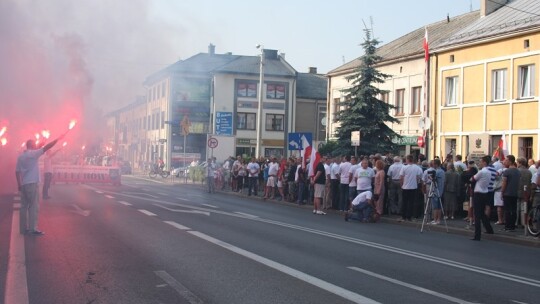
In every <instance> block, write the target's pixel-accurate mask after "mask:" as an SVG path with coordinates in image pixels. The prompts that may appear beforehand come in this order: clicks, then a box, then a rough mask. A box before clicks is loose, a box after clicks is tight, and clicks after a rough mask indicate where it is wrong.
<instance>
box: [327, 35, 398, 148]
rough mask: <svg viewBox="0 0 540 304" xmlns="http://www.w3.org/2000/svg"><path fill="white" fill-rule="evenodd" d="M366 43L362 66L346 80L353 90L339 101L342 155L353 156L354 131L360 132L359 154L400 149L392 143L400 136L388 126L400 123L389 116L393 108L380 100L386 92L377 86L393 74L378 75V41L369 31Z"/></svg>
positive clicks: (338, 131)
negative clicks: (352, 138) (393, 139)
mask: <svg viewBox="0 0 540 304" xmlns="http://www.w3.org/2000/svg"><path fill="white" fill-rule="evenodd" d="M364 32H365V39H364V42H363V43H362V44H361V45H362V48H363V49H364V55H363V56H362V57H361V64H360V66H359V67H358V68H357V69H356V71H355V72H354V74H352V75H350V76H348V77H347V78H346V79H347V81H349V82H350V83H351V87H350V88H348V89H345V90H344V91H343V93H344V94H345V96H344V97H345V100H343V101H342V102H340V106H341V107H340V108H342V109H343V110H340V111H339V112H338V115H337V118H338V121H339V122H340V126H339V127H338V128H337V130H336V133H337V134H336V135H337V137H338V138H339V140H338V143H339V148H338V152H339V153H340V154H349V155H350V154H353V153H354V147H351V132H352V131H360V138H361V141H360V147H359V153H360V154H364V155H367V154H374V153H384V152H393V151H395V149H396V148H397V146H396V145H395V144H394V143H392V138H393V137H396V136H397V137H399V135H397V134H396V132H394V131H393V130H392V129H391V128H389V127H388V126H387V125H386V123H399V121H398V120H397V119H396V118H394V117H392V116H391V115H390V110H391V109H393V108H394V106H392V105H390V104H388V103H386V102H384V101H382V100H380V99H378V96H380V95H381V93H384V92H386V91H384V90H380V89H379V88H377V87H375V85H376V84H379V83H384V81H385V79H387V78H388V77H390V75H387V74H384V73H381V72H379V71H378V70H377V69H376V68H375V65H376V64H377V62H379V61H381V59H382V57H381V56H378V55H377V54H376V51H377V45H378V44H379V41H378V40H377V39H375V38H372V37H371V32H370V31H369V30H368V29H366V30H364Z"/></svg>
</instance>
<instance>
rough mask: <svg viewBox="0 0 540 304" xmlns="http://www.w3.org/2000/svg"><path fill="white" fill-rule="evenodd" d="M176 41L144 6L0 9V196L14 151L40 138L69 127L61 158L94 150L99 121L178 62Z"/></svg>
mask: <svg viewBox="0 0 540 304" xmlns="http://www.w3.org/2000/svg"><path fill="white" fill-rule="evenodd" d="M173 33H174V36H175V37H176V38H175V39H174V40H173V39H171V38H170V37H171V35H172V34H173ZM181 33H182V29H178V28H174V27H172V26H170V25H168V24H166V23H164V22H160V21H159V20H156V19H154V17H153V16H152V6H151V2H150V1H143V0H133V1H107V0H96V1H71V0H55V1H32V0H3V1H0V68H1V73H0V129H2V127H4V126H7V131H6V132H5V134H4V135H2V137H3V138H5V139H6V140H7V144H6V145H5V146H1V144H0V169H2V172H4V173H5V174H3V175H2V177H1V178H0V179H1V180H0V192H6V191H7V192H10V191H12V190H15V189H14V185H15V179H14V175H15V174H14V170H15V169H14V167H15V166H14V164H15V160H16V157H17V155H18V154H19V153H20V152H21V151H22V150H23V148H21V144H22V143H23V142H25V141H26V140H27V139H30V138H34V134H36V133H39V132H41V130H50V132H51V138H50V140H52V139H54V138H55V137H56V136H58V135H60V134H61V133H63V132H65V131H66V130H67V126H68V123H69V121H70V120H71V119H77V120H78V122H79V123H78V124H77V126H76V127H75V128H74V130H73V131H72V132H70V134H69V135H68V136H67V137H66V139H65V140H66V141H68V143H69V144H68V145H67V147H66V150H69V149H81V147H82V146H83V145H85V146H86V147H87V151H88V150H89V149H88V147H92V146H93V145H94V146H95V145H99V142H100V141H101V139H102V138H103V135H104V131H105V130H104V127H105V123H104V119H103V115H104V114H105V113H107V112H109V111H112V110H115V109H118V108H120V107H121V106H124V105H126V104H128V103H131V102H133V101H134V100H135V98H136V96H137V95H141V94H142V95H144V87H143V85H142V82H143V81H144V79H145V77H146V76H148V75H150V74H151V73H153V72H155V71H157V70H159V69H161V68H163V67H164V66H166V65H167V64H168V63H171V62H174V61H176V60H177V59H178V54H179V53H178V52H179V50H178V49H175V48H174V47H173V46H172V41H177V39H179V36H180V38H181ZM60 147H61V143H60V144H59V145H58V146H57V147H55V148H60ZM96 149H97V148H96ZM67 152H69V153H76V152H77V151H67Z"/></svg>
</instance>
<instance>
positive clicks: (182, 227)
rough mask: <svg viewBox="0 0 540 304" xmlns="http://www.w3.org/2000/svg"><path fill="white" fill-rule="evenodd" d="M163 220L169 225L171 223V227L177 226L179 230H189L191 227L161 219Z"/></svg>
mask: <svg viewBox="0 0 540 304" xmlns="http://www.w3.org/2000/svg"><path fill="white" fill-rule="evenodd" d="M163 222H164V223H167V224H169V225H171V226H173V227H175V228H178V229H180V230H191V228H189V227H186V226H184V225H180V224H178V223H176V222H172V221H163Z"/></svg>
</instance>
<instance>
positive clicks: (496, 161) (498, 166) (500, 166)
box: [492, 156, 504, 171]
mask: <svg viewBox="0 0 540 304" xmlns="http://www.w3.org/2000/svg"><path fill="white" fill-rule="evenodd" d="M492 160H493V164H492V166H493V168H495V171H499V170H501V169H504V165H503V163H501V161H500V160H499V158H498V157H497V156H493V158H492Z"/></svg>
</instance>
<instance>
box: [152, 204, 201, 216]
mask: <svg viewBox="0 0 540 304" xmlns="http://www.w3.org/2000/svg"><path fill="white" fill-rule="evenodd" d="M154 206H157V207H160V208H163V209H165V210H169V211H172V212H182V213H195V214H204V215H206V216H210V212H204V211H199V210H181V209H172V208H169V207H165V206H162V205H160V204H154Z"/></svg>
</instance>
